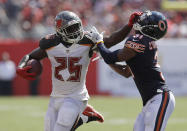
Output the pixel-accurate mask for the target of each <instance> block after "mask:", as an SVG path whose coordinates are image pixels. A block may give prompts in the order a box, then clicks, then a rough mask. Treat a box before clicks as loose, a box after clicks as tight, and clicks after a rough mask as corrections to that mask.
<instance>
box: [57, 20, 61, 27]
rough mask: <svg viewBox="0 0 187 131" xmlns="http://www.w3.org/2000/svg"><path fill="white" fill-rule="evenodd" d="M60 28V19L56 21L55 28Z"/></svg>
mask: <svg viewBox="0 0 187 131" xmlns="http://www.w3.org/2000/svg"><path fill="white" fill-rule="evenodd" d="M61 26H62V20H61V19H60V20H57V21H56V27H57V28H60V27H61Z"/></svg>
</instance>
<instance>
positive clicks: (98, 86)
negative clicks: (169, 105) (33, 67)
mask: <svg viewBox="0 0 187 131" xmlns="http://www.w3.org/2000/svg"><path fill="white" fill-rule="evenodd" d="M147 9H149V10H157V11H161V12H162V13H164V14H165V16H166V17H167V18H168V32H167V35H166V36H165V38H164V39H162V40H159V41H158V45H159V62H160V64H161V67H162V71H163V74H164V76H165V78H166V81H167V83H168V85H169V87H170V88H171V89H172V90H173V92H174V94H175V95H176V109H175V111H174V113H173V114H172V117H171V119H170V120H169V122H168V126H167V129H166V130H167V131H187V60H186V57H187V54H186V51H187V43H186V41H187V1H186V0H55V1H54V0H0V56H3V57H2V58H1V59H0V82H1V83H0V86H1V87H2V81H3V80H4V79H5V78H8V80H9V81H12V82H13V84H12V87H11V89H9V92H8V93H7V92H5V93H4V92H1V91H2V90H1V89H0V94H1V95H2V97H0V131H25V130H27V131H33V130H35V131H39V130H43V117H44V115H45V111H46V109H47V106H48V96H49V94H50V91H51V80H50V73H51V72H50V64H49V61H48V60H47V59H45V60H44V61H43V73H42V75H41V77H40V78H39V79H37V80H35V81H26V80H23V79H22V78H20V77H18V76H15V69H11V70H9V71H10V72H8V70H6V69H7V68H3V66H2V62H3V59H8V54H9V56H10V60H12V61H13V62H14V63H15V65H17V64H18V62H19V60H20V59H21V58H22V57H23V55H24V54H26V53H29V52H30V51H31V50H32V49H34V48H36V47H37V46H38V40H39V39H40V38H41V37H43V36H45V35H47V34H49V33H54V32H55V30H54V18H55V16H56V14H57V13H58V12H59V11H61V10H71V11H73V12H75V13H77V14H78V15H79V16H80V18H81V19H82V21H83V24H84V26H87V25H95V26H96V27H97V28H98V29H99V30H100V31H103V30H104V31H105V32H106V33H105V35H109V34H110V33H111V32H113V31H115V30H116V29H118V28H120V27H121V26H122V25H124V24H126V23H127V22H128V18H129V15H130V14H131V13H132V12H134V11H137V10H141V11H144V10H147ZM121 46H123V42H122V43H120V44H119V45H118V46H115V47H113V48H112V49H115V48H119V47H121ZM112 49H111V50H112ZM5 52H6V53H5ZM3 54H4V55H3ZM5 54H6V55H5ZM9 65H10V64H9ZM12 67H14V66H12ZM8 75H9V76H8ZM87 88H88V91H89V93H90V94H91V99H90V101H89V103H90V104H91V105H93V106H94V107H95V108H96V109H97V110H99V111H100V112H101V113H103V115H104V117H105V123H103V124H98V123H90V124H85V125H84V126H82V127H81V128H80V129H79V130H80V131H87V130H90V131H95V130H98V131H103V130H107V131H113V130H118V131H123V130H132V128H133V123H134V121H135V118H136V116H137V114H138V113H139V112H140V110H141V106H142V104H141V100H140V97H139V94H138V92H137V90H136V87H135V85H134V83H133V81H132V79H131V78H130V79H124V78H122V77H121V76H119V75H118V74H116V73H115V72H113V71H112V70H111V69H110V68H109V67H108V66H107V65H106V64H104V62H103V61H102V60H100V61H97V62H91V65H90V67H89V71H88V75H87ZM3 93H4V94H3ZM5 95H8V96H5ZM33 96H34V97H33Z"/></svg>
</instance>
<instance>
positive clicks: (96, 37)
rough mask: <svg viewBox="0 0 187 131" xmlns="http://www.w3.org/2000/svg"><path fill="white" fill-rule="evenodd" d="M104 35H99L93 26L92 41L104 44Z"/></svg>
mask: <svg viewBox="0 0 187 131" xmlns="http://www.w3.org/2000/svg"><path fill="white" fill-rule="evenodd" d="M103 33H104V32H102V33H99V32H98V30H97V29H96V28H95V27H94V26H93V27H92V28H91V31H90V35H91V39H92V41H93V42H94V43H95V44H98V43H101V42H103Z"/></svg>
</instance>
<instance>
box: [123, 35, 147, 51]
mask: <svg viewBox="0 0 187 131" xmlns="http://www.w3.org/2000/svg"><path fill="white" fill-rule="evenodd" d="M141 37H142V38H143V36H140V37H137V36H130V37H129V38H128V39H127V41H126V42H125V47H127V48H131V49H133V50H134V51H136V52H138V53H144V51H145V48H146V45H145V44H144V42H143V41H142V40H141V39H142V38H141Z"/></svg>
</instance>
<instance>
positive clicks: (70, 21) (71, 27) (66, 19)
mask: <svg viewBox="0 0 187 131" xmlns="http://www.w3.org/2000/svg"><path fill="white" fill-rule="evenodd" d="M55 27H56V32H57V34H59V35H60V36H62V39H63V40H64V41H65V42H68V43H77V42H78V41H79V40H81V39H82V38H83V26H82V21H81V19H80V18H79V17H78V16H77V15H76V14H75V13H73V12H70V11H62V12H60V13H59V14H57V16H56V18H55Z"/></svg>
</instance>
